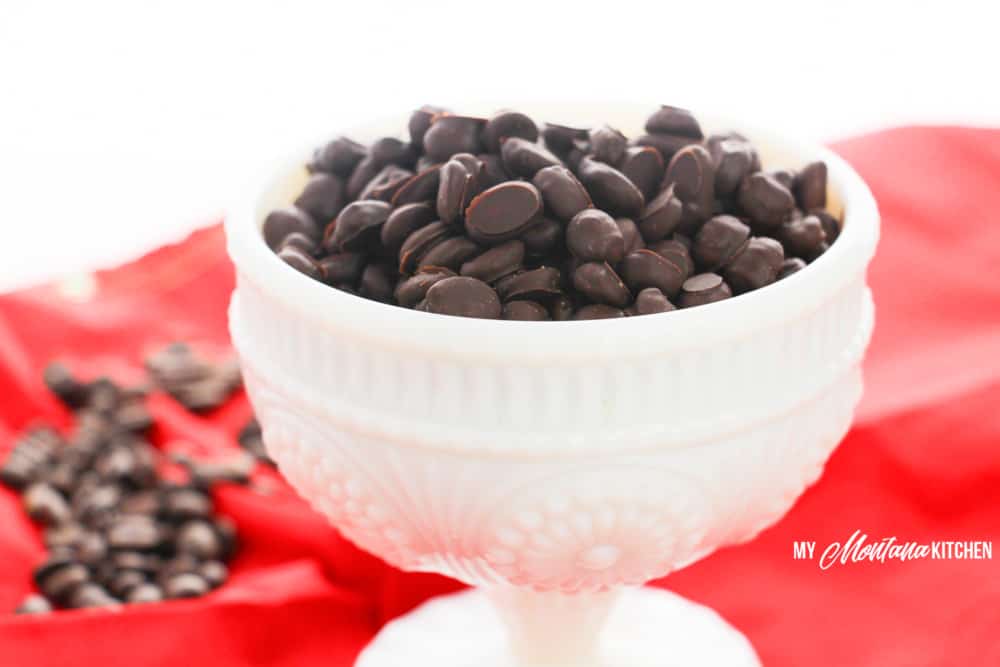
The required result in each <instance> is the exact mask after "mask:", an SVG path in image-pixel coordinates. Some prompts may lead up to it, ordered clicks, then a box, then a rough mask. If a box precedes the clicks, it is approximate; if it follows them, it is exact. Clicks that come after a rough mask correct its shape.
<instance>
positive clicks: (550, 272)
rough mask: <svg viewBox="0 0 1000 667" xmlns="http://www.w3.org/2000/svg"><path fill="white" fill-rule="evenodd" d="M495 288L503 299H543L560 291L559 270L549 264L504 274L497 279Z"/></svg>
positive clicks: (554, 295)
mask: <svg viewBox="0 0 1000 667" xmlns="http://www.w3.org/2000/svg"><path fill="white" fill-rule="evenodd" d="M496 288H497V293H498V294H500V298H501V299H503V300H504V301H513V300H516V299H527V300H530V301H545V300H547V299H550V298H552V297H556V296H559V295H560V294H561V293H562V292H561V290H560V274H559V270H558V269H554V268H552V267H550V266H540V267H538V268H537V269H531V270H530V271H522V272H520V273H515V274H511V275H509V276H506V277H504V278H502V279H501V280H499V281H497V284H496Z"/></svg>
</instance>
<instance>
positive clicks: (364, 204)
mask: <svg viewBox="0 0 1000 667" xmlns="http://www.w3.org/2000/svg"><path fill="white" fill-rule="evenodd" d="M391 212H392V205H391V204H389V203H388V202H384V201H377V200H371V199H366V200H362V201H356V202H353V203H351V204H348V205H347V206H346V207H345V208H344V210H342V211H341V212H340V215H338V216H337V220H336V221H335V222H334V228H333V233H332V235H331V237H330V243H331V245H332V247H334V248H336V249H338V250H340V251H342V252H344V251H348V252H354V251H358V250H364V249H365V248H366V247H367V246H368V245H369V244H370V243H371V241H373V240H374V239H376V238H378V236H379V234H380V232H381V227H382V225H384V224H385V222H386V220H388V219H389V214H390V213H391Z"/></svg>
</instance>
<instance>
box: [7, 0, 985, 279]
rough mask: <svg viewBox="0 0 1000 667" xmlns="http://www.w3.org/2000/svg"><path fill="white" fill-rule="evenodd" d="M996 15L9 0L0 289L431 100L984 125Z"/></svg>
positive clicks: (621, 3) (152, 239) (187, 222)
mask: <svg viewBox="0 0 1000 667" xmlns="http://www.w3.org/2000/svg"><path fill="white" fill-rule="evenodd" d="M997 19H998V9H997V5H996V3H991V2H984V1H982V0H965V1H963V0H952V1H950V2H948V3H940V2H930V1H925V2H917V1H912V0H910V1H906V0H892V1H889V0H883V1H881V2H871V0H851V1H844V2H828V1H826V0H812V1H793V0H784V1H780V2H778V1H771V2H752V3H744V2H670V3H662V2H661V3H655V2H639V1H637V0H632V1H629V0H616V1H615V2H614V3H611V5H609V6H606V7H605V8H601V6H600V5H598V4H597V3H580V2H537V1H527V2H525V1H521V0H505V1H504V2H502V3H485V2H483V3H475V2H467V1H457V0H456V1H453V2H412V1H408V0H398V1H397V0H394V1H389V0H383V1H381V2H366V1H363V0H358V1H350V2H331V1H316V2H277V1H272V2H252V1H245V2H238V1H237V0H213V1H211V2H208V1H205V0H176V1H175V2H170V3H144V2H134V1H131V0H121V1H118V2H113V1H109V0H89V1H87V2H76V1H74V0H65V1H64V2H54V1H52V0H30V1H29V0H4V2H2V3H0V184H2V185H0V215H2V218H0V220H2V222H0V229H2V233H3V238H2V242H0V290H2V289H9V288H13V287H15V286H19V285H25V284H28V283H32V282H36V281H39V280H43V279H46V278H49V277H52V276H54V275H59V274H65V273H70V272H74V271H78V270H83V269H93V268H96V267H99V266H103V265H107V264H109V263H114V262H118V261H122V260H125V259H127V258H130V257H132V256H135V255H136V254H138V253H140V252H141V251H143V250H145V249H147V248H149V247H151V246H153V245H155V244H158V243H162V242H164V241H166V240H170V239H176V238H179V237H181V236H182V235H183V234H184V233H185V232H186V231H188V230H189V229H191V228H193V227H194V226H196V225H198V224H201V223H203V222H205V221H208V220H211V219H213V218H214V217H216V216H218V215H220V214H221V211H222V209H223V207H224V204H225V203H226V202H228V201H230V199H231V196H232V194H233V193H234V192H235V191H237V190H238V188H239V186H240V184H242V183H243V182H244V177H245V175H246V173H247V172H248V170H251V171H252V170H253V169H255V168H258V167H259V166H260V165H262V164H267V163H268V162H269V161H271V160H273V159H274V157H275V156H276V155H281V154H283V153H284V152H285V151H286V150H287V147H288V146H294V145H297V144H298V143H299V142H301V140H302V139H304V138H309V137H315V136H317V135H318V134H320V133H324V132H329V134H331V135H332V134H335V133H337V132H338V131H339V130H340V129H341V128H343V127H346V126H349V125H351V124H353V123H355V122H357V121H358V120H360V119H367V118H370V117H371V116H373V115H378V114H381V113H386V112H389V113H391V112H394V111H396V110H402V109H408V108H411V107H414V106H416V105H419V104H422V103H425V102H441V103H447V104H455V105H463V104H465V103H466V101H467V100H468V101H473V100H478V99H483V98H488V99H499V100H506V99H513V98H517V99H541V100H552V99H560V98H566V97H576V98H579V97H589V98H606V99H608V100H611V101H616V100H623V101H633V102H643V103H646V104H649V105H655V104H656V103H659V102H677V103H683V104H692V105H694V106H697V107H701V108H717V109H729V110H731V111H733V112H737V113H739V114H740V115H741V117H746V118H748V119H750V120H754V119H758V118H761V117H769V118H771V119H772V122H769V123H767V124H768V125H770V126H773V127H781V128H785V129H786V130H787V131H788V132H789V133H793V134H797V135H801V136H803V137H805V138H815V139H821V140H825V139H828V138H831V137H836V136H840V135H843V134H845V133H851V132H856V131H859V130H864V129H866V128H872V127H878V126H882V125H886V124H893V123H901V122H917V121H924V122H976V123H994V124H996V123H997V122H998V119H1000V86H997V85H996V72H995V67H996V64H997V53H998V52H997V46H996V34H995V31H996V26H997V23H998V21H997ZM468 30H472V31H473V35H471V36H464V35H463V32H464V31H468Z"/></svg>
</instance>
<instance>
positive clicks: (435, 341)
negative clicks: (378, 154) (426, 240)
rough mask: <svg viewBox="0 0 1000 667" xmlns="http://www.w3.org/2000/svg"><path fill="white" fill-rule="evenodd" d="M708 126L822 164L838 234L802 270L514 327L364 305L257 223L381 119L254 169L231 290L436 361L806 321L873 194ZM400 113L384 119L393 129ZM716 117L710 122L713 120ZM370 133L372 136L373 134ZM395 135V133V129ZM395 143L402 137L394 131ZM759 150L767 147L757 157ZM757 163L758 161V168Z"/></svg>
mask: <svg viewBox="0 0 1000 667" xmlns="http://www.w3.org/2000/svg"><path fill="white" fill-rule="evenodd" d="M536 106H542V105H531V104H524V105H523V106H522V107H516V108H521V109H524V110H525V111H526V112H527V113H529V115H531V116H532V117H535V118H538V117H543V116H544V117H548V118H553V119H556V122H558V119H559V118H560V117H561V116H560V112H562V113H563V115H570V116H572V115H578V114H579V111H578V110H573V111H572V112H571V109H572V107H569V106H564V105H544V106H545V107H547V108H545V109H538V110H536V109H535V107H536ZM655 107H656V105H653V104H651V105H644V106H642V107H639V106H638V105H634V104H630V105H616V106H615V107H614V108H615V109H617V111H616V112H615V113H616V117H615V119H611V120H608V119H606V120H603V121H601V122H615V121H616V120H617V119H618V118H623V117H626V116H627V117H631V118H634V119H639V122H641V119H643V118H645V117H646V116H647V115H648V113H649V109H650V108H655ZM694 113H695V116H696V117H697V118H699V120H702V119H710V120H711V124H710V126H711V127H727V128H732V129H735V130H737V131H739V132H742V133H744V134H746V135H747V136H748V137H749V138H750V140H751V141H753V142H754V144H755V145H763V146H774V147H778V148H780V150H781V152H782V153H784V154H786V155H791V156H794V157H795V161H796V162H797V163H799V164H805V163H807V162H809V161H813V160H822V161H824V162H825V163H826V164H827V170H828V183H829V186H830V187H831V188H832V189H833V190H834V191H836V192H837V196H838V198H839V199H840V201H841V205H842V209H843V216H842V229H841V233H840V235H839V236H838V238H837V240H836V242H835V243H833V244H831V246H830V248H829V250H827V251H826V252H825V253H824V254H823V255H821V256H820V257H819V258H817V259H816V260H815V261H813V262H812V263H811V264H809V266H807V267H806V268H805V269H803V270H802V271H798V272H796V273H795V274H793V275H791V276H788V277H787V278H785V279H783V280H780V281H776V282H775V283H772V284H771V285H768V286H765V287H763V288H761V289H758V290H754V291H752V292H747V293H744V294H741V295H738V296H736V297H734V298H731V299H726V300H724V301H721V302H716V303H712V304H707V305H703V306H699V307H697V308H691V309H678V310H675V311H671V312H668V313H660V314H655V315H643V316H641V317H626V318H617V319H610V320H583V321H575V320H571V321H562V322H552V321H545V322H523V321H510V320H485V319H475V318H468V317H454V316H446V315H438V314H433V313H424V312H420V311H417V310H412V309H409V308H402V307H399V306H394V305H391V304H384V303H380V302H377V301H372V300H369V299H365V298H363V297H360V296H356V295H353V294H349V293H347V292H343V291H340V290H337V289H334V288H332V287H330V286H329V285H326V284H324V283H322V282H320V281H318V280H314V279H312V278H309V277H308V276H305V275H303V274H301V273H299V272H298V271H296V270H295V269H293V268H292V267H290V266H288V265H287V264H286V263H285V262H283V261H282V260H281V259H279V258H278V256H277V255H276V254H275V253H274V252H273V251H272V250H271V249H270V248H269V247H268V246H267V245H266V243H265V242H264V238H263V235H262V234H261V232H260V226H261V224H262V222H263V218H264V216H265V215H266V211H263V210H262V201H261V200H262V199H263V198H264V196H265V194H266V193H267V192H269V191H271V190H273V189H275V188H276V187H278V186H279V185H280V184H281V183H284V182H286V181H287V180H288V179H289V178H290V176H291V175H292V174H293V173H294V172H295V171H299V172H301V171H302V170H303V169H304V165H305V162H306V161H307V159H308V156H309V155H311V152H312V150H313V149H314V148H315V147H316V146H318V145H321V144H322V143H323V142H324V141H325V140H328V139H329V137H330V136H336V135H337V134H342V135H344V136H350V137H352V138H355V139H359V140H362V141H366V140H371V139H374V138H375V137H376V136H384V134H385V132H384V130H383V131H381V132H379V131H378V129H381V128H382V127H383V126H385V124H386V121H383V122H379V123H367V124H364V125H360V126H355V127H352V128H345V129H344V130H343V131H341V132H339V133H330V132H326V133H324V136H323V138H321V139H318V140H316V141H312V142H310V143H309V144H307V145H305V146H303V147H300V148H299V149H298V150H296V151H294V152H292V153H291V154H290V156H289V157H287V158H286V159H285V160H284V161H283V162H282V163H281V164H280V166H279V167H278V168H277V169H275V168H270V169H266V170H264V171H263V173H260V174H258V175H257V177H256V178H254V179H253V180H252V181H251V185H249V186H248V187H246V188H244V189H242V190H241V195H240V196H239V197H238V198H237V200H236V201H235V202H234V203H233V204H232V205H231V206H230V207H229V208H228V211H227V214H226V217H225V221H224V227H225V232H226V239H227V249H228V252H229V255H230V257H231V259H232V260H233V262H234V264H235V265H236V269H237V273H238V275H239V281H238V288H237V292H236V294H237V296H236V297H234V298H236V299H238V298H239V297H238V294H239V291H240V290H239V285H241V284H244V281H246V282H249V283H252V284H253V286H254V287H255V288H256V289H258V290H261V291H263V292H265V293H267V294H268V295H269V296H271V297H272V298H274V299H276V300H277V301H278V302H280V303H282V304H283V305H284V306H286V308H287V309H290V310H292V311H294V312H295V313H296V316H298V317H301V318H304V319H306V320H310V321H311V322H312V323H313V324H314V325H321V326H323V327H325V328H326V329H327V330H329V331H332V332H336V333H337V335H338V336H349V337H351V338H353V339H356V340H358V341H360V342H363V343H364V344H365V345H380V346H384V347H386V348H390V349H394V350H397V351H409V352H411V353H414V354H422V355H431V356H440V357H445V358H455V357H465V356H471V357H474V358H476V359H477V360H479V361H480V362H488V361H496V362H502V363H509V362H510V361H511V360H517V361H531V360H545V361H550V362H551V361H556V360H563V361H576V362H581V361H588V360H589V361H593V360H594V358H595V357H602V358H603V357H607V356H615V357H630V356H634V355H638V354H642V353H649V350H650V343H651V342H652V341H655V347H656V348H657V349H671V350H683V349H689V348H693V347H698V348H701V347H704V346H706V345H711V344H715V343H721V342H725V341H733V340H734V339H739V338H745V337H748V336H749V335H751V334H752V333H753V332H754V331H757V330H759V329H761V328H765V327H772V326H776V325H779V324H782V323H786V322H788V321H791V320H794V319H798V318H801V317H805V316H807V315H808V314H809V313H811V312H813V311H815V310H816V309H817V308H819V307H820V306H821V305H822V304H823V303H825V302H826V301H828V300H829V299H830V298H832V297H833V296H834V295H835V294H837V293H839V292H840V291H841V290H842V289H843V288H845V287H846V286H847V285H848V284H850V283H852V282H853V281H856V280H858V278H859V277H861V276H863V275H864V271H865V269H866V267H867V265H868V263H869V261H870V260H871V258H872V256H873V255H874V252H875V247H876V244H877V242H878V237H879V227H880V220H879V213H878V207H877V204H876V202H875V198H874V196H873V195H872V193H871V191H870V190H869V188H868V186H867V185H866V184H865V182H864V181H863V180H862V178H861V177H860V175H858V173H857V172H856V171H855V170H854V169H853V168H852V167H851V166H850V165H849V164H848V163H847V162H846V161H845V160H844V159H843V158H841V157H840V156H839V155H837V154H836V153H834V152H833V151H831V150H830V149H828V148H825V147H823V146H819V145H816V144H812V143H809V142H805V141H801V140H798V139H795V138H788V137H785V136H783V134H782V133H780V132H777V131H769V130H762V129H760V128H757V127H753V126H750V125H748V124H746V123H740V122H738V121H734V120H732V119H731V118H727V117H725V116H720V115H715V114H711V113H703V112H700V111H697V110H696V111H694ZM406 120H407V117H406V116H403V115H399V116H396V117H395V118H390V119H388V122H389V123H394V126H395V127H398V128H405V127H406ZM720 121H721V122H720ZM376 128H378V129H376ZM397 134H399V133H397ZM399 136H402V135H401V134H399ZM762 152H763V153H765V155H766V153H767V152H768V151H767V150H764V151H762ZM765 167H767V165H766V164H765Z"/></svg>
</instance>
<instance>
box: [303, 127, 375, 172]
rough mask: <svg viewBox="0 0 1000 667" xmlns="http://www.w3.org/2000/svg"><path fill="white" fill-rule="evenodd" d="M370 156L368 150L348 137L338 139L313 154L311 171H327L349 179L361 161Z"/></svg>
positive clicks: (310, 164)
mask: <svg viewBox="0 0 1000 667" xmlns="http://www.w3.org/2000/svg"><path fill="white" fill-rule="evenodd" d="M367 155H368V149H367V148H365V147H364V146H362V145H361V144H359V143H358V142H356V141H354V140H352V139H348V138H347V137H337V138H336V139H334V140H332V141H330V142H329V143H328V144H326V145H324V146H320V147H319V148H317V149H316V151H315V152H314V153H313V159H312V162H310V163H309V168H310V170H311V171H325V172H329V173H331V174H335V175H337V176H340V177H341V178H347V177H349V176H350V175H351V172H352V171H354V167H356V166H357V164H358V163H359V162H361V160H363V159H364V158H365V156H367Z"/></svg>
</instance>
